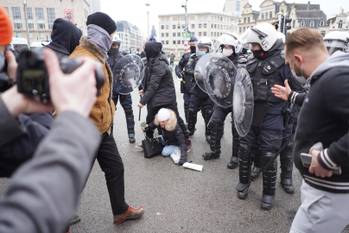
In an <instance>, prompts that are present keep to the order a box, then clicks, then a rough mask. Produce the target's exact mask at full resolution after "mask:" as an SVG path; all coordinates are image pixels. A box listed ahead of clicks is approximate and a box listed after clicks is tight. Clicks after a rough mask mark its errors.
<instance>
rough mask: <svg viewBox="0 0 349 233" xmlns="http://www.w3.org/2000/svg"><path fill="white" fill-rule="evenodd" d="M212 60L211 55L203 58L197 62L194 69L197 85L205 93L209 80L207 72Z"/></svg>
mask: <svg viewBox="0 0 349 233" xmlns="http://www.w3.org/2000/svg"><path fill="white" fill-rule="evenodd" d="M192 59H193V58H192ZM196 59H198V58H196ZM210 59H211V54H210V53H208V54H205V55H203V56H201V57H200V58H199V60H198V61H197V63H196V65H195V69H194V79H195V83H196V85H198V87H199V88H200V89H201V90H202V91H203V92H205V93H207V90H206V86H205V80H207V70H208V69H207V65H208V64H209V63H210Z"/></svg>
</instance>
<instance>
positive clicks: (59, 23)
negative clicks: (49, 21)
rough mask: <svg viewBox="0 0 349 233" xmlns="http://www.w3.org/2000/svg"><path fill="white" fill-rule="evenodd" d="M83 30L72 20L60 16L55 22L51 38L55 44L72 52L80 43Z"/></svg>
mask: <svg viewBox="0 0 349 233" xmlns="http://www.w3.org/2000/svg"><path fill="white" fill-rule="evenodd" d="M81 36H82V32H81V30H80V29H79V28H77V27H76V26H75V25H74V24H72V23H71V22H69V21H67V20H64V19H61V18H58V19H56V20H55V22H54V23H53V29H52V33H51V40H52V42H51V43H50V44H52V45H53V46H56V47H60V48H63V49H66V50H67V51H68V53H69V54H71V53H72V52H73V51H74V49H75V47H76V46H78V45H79V41H80V38H81Z"/></svg>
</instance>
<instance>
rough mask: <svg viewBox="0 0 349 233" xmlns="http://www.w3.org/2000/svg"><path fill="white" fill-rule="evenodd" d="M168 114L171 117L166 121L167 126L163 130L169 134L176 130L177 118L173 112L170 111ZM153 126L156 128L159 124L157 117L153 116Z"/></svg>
mask: <svg viewBox="0 0 349 233" xmlns="http://www.w3.org/2000/svg"><path fill="white" fill-rule="evenodd" d="M169 110H170V109H169ZM170 112H171V116H170V119H169V120H168V122H167V124H166V125H165V130H166V131H170V132H171V131H174V130H175V129H176V126H177V116H176V113H175V112H174V111H172V110H170ZM154 124H155V125H156V126H158V125H159V124H160V123H159V120H158V117H157V116H155V119H154Z"/></svg>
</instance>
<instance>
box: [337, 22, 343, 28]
mask: <svg viewBox="0 0 349 233" xmlns="http://www.w3.org/2000/svg"><path fill="white" fill-rule="evenodd" d="M342 27H343V21H342V20H339V22H338V28H342Z"/></svg>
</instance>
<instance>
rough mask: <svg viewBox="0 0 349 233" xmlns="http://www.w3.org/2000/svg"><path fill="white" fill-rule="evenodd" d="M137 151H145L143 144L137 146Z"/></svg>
mask: <svg viewBox="0 0 349 233" xmlns="http://www.w3.org/2000/svg"><path fill="white" fill-rule="evenodd" d="M135 149H136V151H138V152H143V150H144V149H143V145H142V143H139V144H137V145H135Z"/></svg>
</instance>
